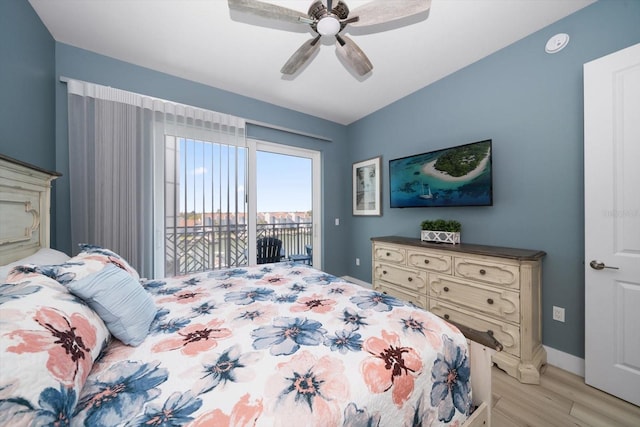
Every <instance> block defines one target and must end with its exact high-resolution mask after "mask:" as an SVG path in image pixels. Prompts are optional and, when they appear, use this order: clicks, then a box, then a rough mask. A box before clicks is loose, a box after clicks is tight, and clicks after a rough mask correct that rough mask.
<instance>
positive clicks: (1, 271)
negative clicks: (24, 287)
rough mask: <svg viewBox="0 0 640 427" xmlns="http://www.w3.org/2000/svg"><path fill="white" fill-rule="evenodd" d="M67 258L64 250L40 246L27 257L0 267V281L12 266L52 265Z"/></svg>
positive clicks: (4, 278) (0, 281) (3, 279)
mask: <svg viewBox="0 0 640 427" xmlns="http://www.w3.org/2000/svg"><path fill="white" fill-rule="evenodd" d="M68 259H69V256H68V255H67V254H65V253H64V252H60V251H57V250H55V249H50V248H40V250H38V252H36V253H35V254H33V255H29V256H28V257H25V258H22V259H19V260H18V261H14V262H12V263H10V264H7V265H3V266H2V267H0V283H3V282H4V281H5V280H7V276H8V275H9V272H10V271H11V269H12V268H13V267H15V266H16V265H23V264H36V265H53V264H62V263H64V262H65V261H67V260H68Z"/></svg>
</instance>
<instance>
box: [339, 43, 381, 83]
mask: <svg viewBox="0 0 640 427" xmlns="http://www.w3.org/2000/svg"><path fill="white" fill-rule="evenodd" d="M336 40H337V41H336V48H337V51H336V52H337V53H338V56H339V57H340V58H341V59H342V60H343V61H344V62H345V63H346V64H347V65H348V66H349V68H351V69H352V70H353V71H354V72H355V73H356V74H358V75H359V76H364V75H365V74H367V73H368V72H369V71H371V70H373V65H372V64H371V61H369V58H367V55H365V54H364V52H363V51H362V49H360V48H359V47H358V45H357V44H355V42H354V41H353V40H351V39H350V38H349V37H347V36H339V35H336Z"/></svg>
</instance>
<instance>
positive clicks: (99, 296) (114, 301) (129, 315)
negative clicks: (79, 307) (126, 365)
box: [66, 265, 156, 346]
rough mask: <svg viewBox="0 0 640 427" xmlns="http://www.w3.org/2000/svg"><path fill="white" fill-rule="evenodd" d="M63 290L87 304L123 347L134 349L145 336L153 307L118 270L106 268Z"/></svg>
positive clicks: (154, 309) (141, 292) (72, 283)
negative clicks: (130, 346) (125, 345)
mask: <svg viewBox="0 0 640 427" xmlns="http://www.w3.org/2000/svg"><path fill="white" fill-rule="evenodd" d="M66 286H67V288H68V289H69V291H71V292H72V293H73V294H75V295H76V296H78V297H80V298H82V299H83V300H84V301H85V302H86V303H87V304H89V306H90V307H91V308H92V309H93V310H95V312H96V313H98V315H99V316H100V317H101V318H102V320H103V321H104V323H105V324H106V325H107V328H109V331H110V332H111V334H112V335H113V336H114V337H116V338H118V339H119V340H120V341H122V342H123V343H125V344H127V345H132V346H137V345H140V343H142V341H144V339H145V337H146V336H147V335H148V333H149V326H150V325H151V322H152V321H153V318H154V317H155V315H156V306H155V304H154V303H153V300H152V299H151V296H150V295H149V294H148V293H147V291H146V290H145V289H144V288H143V287H142V286H141V285H140V283H139V282H138V281H136V280H135V279H134V278H133V277H132V276H131V275H130V274H129V273H127V272H126V271H124V270H122V269H121V268H118V267H116V266H115V265H107V266H106V267H105V268H103V269H102V270H100V271H98V272H95V273H92V274H90V275H88V276H86V277H83V278H82V279H79V280H73V281H71V282H69V283H67V284H66Z"/></svg>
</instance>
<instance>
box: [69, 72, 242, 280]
mask: <svg viewBox="0 0 640 427" xmlns="http://www.w3.org/2000/svg"><path fill="white" fill-rule="evenodd" d="M67 91H68V108H69V110H68V111H69V179H70V198H71V243H72V245H73V247H76V245H77V244H78V243H92V244H96V245H100V246H103V247H106V248H109V249H111V250H113V251H115V252H117V253H119V254H120V255H122V256H123V257H125V258H126V259H127V260H129V262H130V263H131V264H132V265H133V266H134V267H135V268H136V269H137V270H138V271H139V273H140V275H141V276H143V277H153V276H154V273H155V271H157V269H156V267H155V263H157V262H162V260H157V261H156V260H155V259H154V254H157V253H158V247H159V246H161V245H164V240H163V236H162V235H161V233H160V231H159V230H160V227H163V226H161V225H159V224H158V220H157V218H158V217H159V216H158V215H157V214H156V213H154V209H156V210H157V207H158V206H163V204H164V203H163V202H162V201H161V202H160V203H159V202H158V199H161V200H163V199H164V190H163V187H164V179H162V175H163V170H164V153H165V135H174V136H175V135H184V134H193V132H194V131H195V132H202V133H203V134H206V135H207V136H208V137H209V138H215V139H216V140H218V142H224V143H228V144H231V145H239V146H245V145H246V141H245V121H244V120H243V119H241V118H238V117H234V116H230V115H227V114H222V113H217V112H214V111H209V110H204V109H200V108H196V107H190V106H187V105H183V104H177V103H174V102H170V101H166V100H161V99H158V98H152V97H148V96H144V95H139V94H136V93H132V92H127V91H124V90H120V89H115V88H111V87H106V86H100V85H97V84H93V83H87V82H82V81H77V80H69V81H67ZM155 258H157V256H156V257H155Z"/></svg>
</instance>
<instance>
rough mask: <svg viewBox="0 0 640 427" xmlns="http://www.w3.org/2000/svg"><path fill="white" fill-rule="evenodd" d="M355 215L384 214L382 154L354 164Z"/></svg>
mask: <svg viewBox="0 0 640 427" xmlns="http://www.w3.org/2000/svg"><path fill="white" fill-rule="evenodd" d="M352 172H353V177H352V179H353V215H362V216H381V215H382V156H378V157H374V158H371V159H367V160H362V161H360V162H356V163H354V164H353V171H352Z"/></svg>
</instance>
